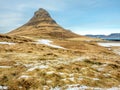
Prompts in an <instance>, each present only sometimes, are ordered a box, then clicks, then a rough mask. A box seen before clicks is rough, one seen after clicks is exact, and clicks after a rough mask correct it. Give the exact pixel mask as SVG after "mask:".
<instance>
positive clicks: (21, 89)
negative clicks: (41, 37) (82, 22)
mask: <svg viewBox="0 0 120 90" xmlns="http://www.w3.org/2000/svg"><path fill="white" fill-rule="evenodd" d="M51 40H53V41H54V42H53V43H54V44H56V45H60V46H62V47H64V48H66V49H57V48H52V47H49V46H45V45H41V44H35V43H32V42H26V43H16V44H15V45H0V66H5V67H4V68H1V67H0V72H1V74H0V85H3V86H8V88H9V90H43V88H46V90H50V88H52V87H53V88H54V87H57V86H59V87H61V88H63V90H64V89H65V88H66V87H67V85H74V84H79V85H86V86H89V87H100V88H105V87H106V88H110V87H113V86H116V87H117V86H119V85H120V79H119V78H120V72H119V71H120V65H119V64H118V62H119V60H120V57H119V55H117V54H114V53H113V52H112V51H109V50H108V49H107V48H104V47H101V46H98V45H97V44H96V43H95V42H86V41H72V42H71V41H69V40H63V39H62V40H55V39H51ZM6 66H9V67H6Z"/></svg>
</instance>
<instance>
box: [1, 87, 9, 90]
mask: <svg viewBox="0 0 120 90" xmlns="http://www.w3.org/2000/svg"><path fill="white" fill-rule="evenodd" d="M0 90H8V87H7V86H0Z"/></svg>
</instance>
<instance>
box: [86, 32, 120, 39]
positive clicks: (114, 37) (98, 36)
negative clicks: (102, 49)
mask: <svg viewBox="0 0 120 90" xmlns="http://www.w3.org/2000/svg"><path fill="white" fill-rule="evenodd" d="M85 36H88V37H92V38H101V39H108V40H110V39H111V40H120V33H111V34H110V35H102V34H101V35H91V34H88V35H85Z"/></svg>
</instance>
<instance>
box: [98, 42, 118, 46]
mask: <svg viewBox="0 0 120 90" xmlns="http://www.w3.org/2000/svg"><path fill="white" fill-rule="evenodd" d="M98 45H100V46H104V47H112V46H120V43H104V42H103V43H102V42H101V43H98Z"/></svg>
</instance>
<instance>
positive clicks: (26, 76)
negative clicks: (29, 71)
mask: <svg viewBox="0 0 120 90" xmlns="http://www.w3.org/2000/svg"><path fill="white" fill-rule="evenodd" d="M29 77H30V76H28V75H22V76H20V77H19V79H20V78H26V79H27V78H29Z"/></svg>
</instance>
